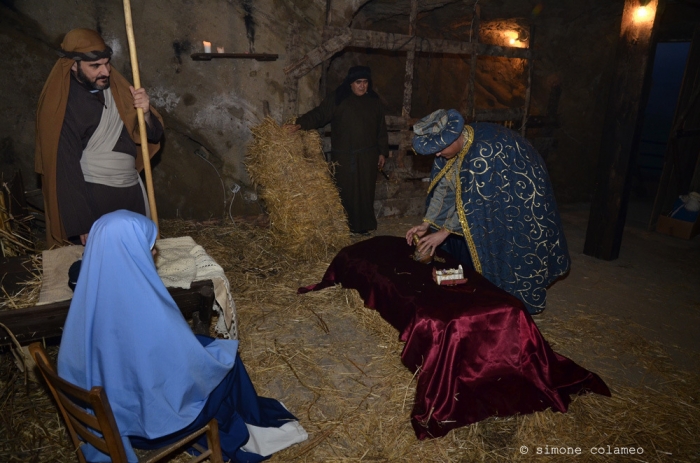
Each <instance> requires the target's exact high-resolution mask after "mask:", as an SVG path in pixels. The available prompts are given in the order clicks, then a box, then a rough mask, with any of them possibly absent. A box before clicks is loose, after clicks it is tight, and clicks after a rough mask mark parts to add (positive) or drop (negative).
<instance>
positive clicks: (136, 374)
mask: <svg viewBox="0 0 700 463" xmlns="http://www.w3.org/2000/svg"><path fill="white" fill-rule="evenodd" d="M156 236H157V229H156V226H155V224H154V223H153V222H152V221H151V220H150V219H148V218H146V217H144V216H143V215H140V214H136V213H133V212H129V211H124V210H121V211H116V212H112V213H110V214H106V215H104V216H102V218H100V219H99V220H97V221H96V222H95V223H94V225H93V227H92V229H91V231H90V236H89V240H88V243H87V246H86V248H85V253H84V257H83V264H82V266H81V270H80V278H79V279H78V284H77V286H76V288H75V293H74V295H73V300H72V302H71V306H70V310H69V312H68V317H67V319H66V323H65V326H64V329H63V338H62V340H61V347H60V350H59V354H58V361H57V364H58V374H59V376H61V377H62V378H64V379H66V380H67V381H70V382H72V383H74V384H76V385H78V386H80V387H82V388H85V389H90V388H92V387H93V386H102V387H104V389H105V392H106V393H107V397H108V398H109V402H110V405H111V407H112V410H113V412H114V416H115V419H116V421H117V425H118V426H119V430H120V433H121V435H122V437H123V441H124V446H125V447H126V450H127V456H128V457H129V461H136V456H135V454H134V453H133V450H132V448H131V444H130V442H129V440H128V438H127V437H126V436H140V437H144V438H147V439H155V438H158V437H161V436H165V435H168V434H171V433H173V432H176V431H178V430H180V429H182V428H184V427H186V426H187V425H188V424H190V423H191V422H192V421H194V419H195V418H197V416H198V415H199V413H200V411H201V410H202V408H203V407H204V405H205V403H206V401H207V398H208V396H209V394H210V393H211V392H212V391H213V390H214V389H215V388H216V387H217V386H218V385H219V383H220V382H221V381H222V380H223V379H224V377H225V376H226V375H227V374H228V373H229V371H230V370H231V369H232V368H233V366H234V363H235V360H236V352H237V350H238V341H233V340H223V339H217V340H214V341H213V342H211V343H210V344H208V345H207V346H206V347H205V346H202V344H201V343H200V342H199V341H198V340H197V338H196V337H195V335H194V334H193V333H192V330H191V329H190V327H189V325H188V324H187V322H186V321H185V319H184V318H183V316H182V314H181V313H180V310H179V309H178V307H177V305H176V304H175V302H174V301H173V299H172V297H171V296H170V294H169V293H168V291H167V290H166V288H165V286H164V285H163V283H162V281H161V279H160V277H159V276H158V273H157V272H156V267H155V264H154V262H153V256H152V255H151V248H152V247H153V245H154V243H155V240H156ZM86 447H87V448H85V447H83V449H84V453H85V455H86V457H88V460H90V461H109V459H108V458H107V456H106V455H104V454H102V453H100V452H98V451H97V450H96V449H94V448H92V447H91V446H86Z"/></svg>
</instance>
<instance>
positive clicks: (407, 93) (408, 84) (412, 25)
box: [401, 0, 418, 118]
mask: <svg viewBox="0 0 700 463" xmlns="http://www.w3.org/2000/svg"><path fill="white" fill-rule="evenodd" d="M417 16H418V0H411V14H410V15H409V19H408V35H410V36H411V37H415V36H416V17H417ZM416 43H417V42H416V40H415V39H414V40H411V48H410V49H409V50H408V51H407V53H406V77H405V78H404V82H403V105H402V106H401V116H402V117H406V118H407V117H410V115H411V95H412V94H413V63H414V60H415V58H416Z"/></svg>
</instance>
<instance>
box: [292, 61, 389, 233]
mask: <svg viewBox="0 0 700 463" xmlns="http://www.w3.org/2000/svg"><path fill="white" fill-rule="evenodd" d="M329 122H330V123H331V130H332V133H331V144H332V151H331V160H332V161H333V162H334V163H336V167H335V182H336V185H337V186H338V189H339V190H340V200H341V202H342V203H343V207H344V208H345V211H346V212H347V214H348V222H349V225H350V231H351V232H353V233H362V234H365V233H368V232H369V231H371V230H376V229H377V218H376V216H375V215H374V190H375V185H376V182H377V171H378V169H381V168H382V167H383V166H384V162H385V160H386V156H387V155H388V153H389V139H388V137H387V131H386V122H385V120H384V109H383V108H382V105H381V102H380V101H379V96H378V95H377V94H376V93H375V92H374V90H372V75H371V71H370V69H369V67H367V66H353V67H351V68H350V70H349V71H348V75H347V77H346V78H345V80H344V81H343V83H342V84H341V85H340V86H339V87H338V88H337V89H336V90H335V92H334V93H332V94H331V95H329V96H327V97H326V99H325V100H323V102H322V103H321V104H320V106H318V107H316V108H314V109H312V110H311V111H309V112H307V113H306V114H304V115H303V116H301V117H299V118H297V120H296V125H287V126H286V127H287V129H288V130H289V131H290V132H294V131H296V130H299V129H303V130H311V129H317V128H320V127H323V126H325V125H326V124H328V123H329Z"/></svg>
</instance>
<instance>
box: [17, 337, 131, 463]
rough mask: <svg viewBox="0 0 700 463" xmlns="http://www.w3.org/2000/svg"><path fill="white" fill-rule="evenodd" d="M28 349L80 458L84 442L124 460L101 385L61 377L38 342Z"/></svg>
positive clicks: (117, 462) (121, 460)
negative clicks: (84, 384) (83, 384)
mask: <svg viewBox="0 0 700 463" xmlns="http://www.w3.org/2000/svg"><path fill="white" fill-rule="evenodd" d="M29 353H30V354H31V356H32V357H33V358H34V361H35V362H36V364H37V367H38V368H39V371H40V372H41V374H42V376H43V377H44V379H45V380H46V383H47V384H48V386H49V389H50V390H51V394H53V396H54V398H55V399H56V403H57V404H58V408H59V409H60V410H61V414H62V415H63V420H64V421H65V423H66V427H67V428H68V432H69V433H70V437H71V440H72V441H73V445H75V448H76V453H77V454H78V459H79V460H80V462H81V463H85V461H86V460H85V456H84V455H83V452H82V450H81V446H82V445H83V443H84V442H87V443H89V444H91V445H92V446H93V447H95V448H96V449H98V450H100V451H101V452H103V453H106V454H108V455H109V456H110V457H111V458H112V461H113V462H114V463H122V462H123V463H127V459H126V451H125V450H124V445H123V444H122V440H121V436H120V435H119V428H118V427H117V422H116V421H115V420H114V414H113V413H112V408H111V407H110V406H109V401H108V400H107V394H106V393H105V391H104V389H102V388H101V387H99V386H95V387H93V388H92V389H91V390H89V391H87V390H85V389H82V388H80V387H78V386H75V385H74V384H71V383H69V382H68V381H65V380H64V379H62V378H60V377H59V376H58V374H56V370H55V369H54V368H53V366H52V364H51V360H50V359H49V358H48V356H47V355H46V351H45V350H44V348H43V347H41V344H40V343H38V342H36V343H33V344H31V345H30V346H29ZM90 412H92V413H90ZM94 431H97V432H98V433H99V434H100V435H96V434H95V432H94Z"/></svg>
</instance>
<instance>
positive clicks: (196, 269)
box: [37, 236, 238, 339]
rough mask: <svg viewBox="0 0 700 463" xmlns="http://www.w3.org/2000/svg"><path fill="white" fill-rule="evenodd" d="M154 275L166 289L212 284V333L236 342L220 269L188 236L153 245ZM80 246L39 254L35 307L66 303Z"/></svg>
mask: <svg viewBox="0 0 700 463" xmlns="http://www.w3.org/2000/svg"><path fill="white" fill-rule="evenodd" d="M156 248H157V249H158V256H157V258H156V268H157V269H158V275H160V278H161V280H163V283H164V284H165V286H166V287H168V288H184V289H188V288H189V287H190V285H191V284H192V282H193V281H202V280H211V281H212V282H213V283H214V299H215V301H214V309H215V310H216V311H217V313H218V314H219V319H218V321H217V323H216V326H215V327H214V329H215V331H216V332H217V333H219V334H221V335H223V336H225V337H227V338H230V339H238V320H237V317H236V305H235V303H234V302H233V298H232V297H231V287H230V285H229V282H228V278H226V274H225V273H224V269H222V268H221V266H220V265H219V264H217V263H216V261H214V259H212V258H211V257H210V256H209V254H207V252H206V251H205V250H204V248H203V247H202V246H200V245H198V244H197V243H195V242H194V240H193V239H192V238H191V237H189V236H183V237H179V238H165V239H162V240H158V241H157V242H156ZM84 249H85V248H84V247H83V246H64V247H61V248H57V249H51V250H48V251H43V252H42V283H41V290H40V292H39V302H38V303H37V305H42V304H51V303H53V302H59V301H67V300H70V299H71V298H72V297H73V291H71V290H70V288H69V287H68V269H69V268H70V266H71V265H72V264H73V262H75V261H76V260H78V259H81V258H82V256H83V250H84Z"/></svg>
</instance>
